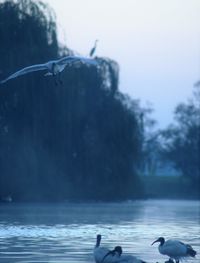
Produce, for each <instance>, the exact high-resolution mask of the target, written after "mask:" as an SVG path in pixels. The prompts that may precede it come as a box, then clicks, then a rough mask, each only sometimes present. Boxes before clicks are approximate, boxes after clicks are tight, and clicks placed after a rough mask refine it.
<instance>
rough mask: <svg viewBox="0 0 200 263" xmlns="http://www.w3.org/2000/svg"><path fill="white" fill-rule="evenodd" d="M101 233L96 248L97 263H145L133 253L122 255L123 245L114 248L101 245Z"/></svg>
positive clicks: (95, 257)
mask: <svg viewBox="0 0 200 263" xmlns="http://www.w3.org/2000/svg"><path fill="white" fill-rule="evenodd" d="M100 242H101V235H97V242H96V246H95V248H94V259H95V262H96V263H145V261H143V260H141V259H138V258H137V257H134V256H132V255H122V247H121V246H116V247H115V248H114V249H113V250H109V249H107V248H105V247H100Z"/></svg>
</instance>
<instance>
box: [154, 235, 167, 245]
mask: <svg viewBox="0 0 200 263" xmlns="http://www.w3.org/2000/svg"><path fill="white" fill-rule="evenodd" d="M156 242H160V245H161V246H162V245H163V244H164V243H165V239H164V237H159V238H158V239H157V240H155V241H154V242H153V243H152V244H151V245H153V244H154V243H156Z"/></svg>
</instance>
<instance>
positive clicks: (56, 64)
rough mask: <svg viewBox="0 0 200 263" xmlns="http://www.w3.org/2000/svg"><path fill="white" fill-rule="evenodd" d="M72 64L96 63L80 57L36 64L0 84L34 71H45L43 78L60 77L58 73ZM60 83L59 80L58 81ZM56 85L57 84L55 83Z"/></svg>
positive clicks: (69, 57)
mask: <svg viewBox="0 0 200 263" xmlns="http://www.w3.org/2000/svg"><path fill="white" fill-rule="evenodd" d="M73 63H77V64H89V65H97V62H96V61H95V60H94V59H90V58H85V57H81V56H67V57H64V58H61V59H58V60H51V61H48V62H46V63H44V64H36V65H32V66H29V67H25V68H23V69H21V70H19V71H17V72H15V73H13V74H12V75H10V76H9V77H8V78H6V79H4V80H2V81H1V82H0V83H1V84H3V83H5V82H7V81H8V80H10V79H14V78H17V77H19V76H22V75H25V74H28V73H31V72H34V71H40V70H47V73H46V74H45V76H50V75H52V76H56V75H60V73H61V72H62V71H63V70H64V69H65V67H66V66H70V65H72V64H73ZM59 81H60V82H61V80H60V79H59ZM56 83H57V82H56Z"/></svg>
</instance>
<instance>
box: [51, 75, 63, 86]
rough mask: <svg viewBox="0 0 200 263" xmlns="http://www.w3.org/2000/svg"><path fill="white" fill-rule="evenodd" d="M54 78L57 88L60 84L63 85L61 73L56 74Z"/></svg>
mask: <svg viewBox="0 0 200 263" xmlns="http://www.w3.org/2000/svg"><path fill="white" fill-rule="evenodd" d="M53 77H54V79H55V86H58V85H59V84H60V85H63V81H62V79H61V73H58V74H54V75H53Z"/></svg>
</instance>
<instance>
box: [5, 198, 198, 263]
mask: <svg viewBox="0 0 200 263" xmlns="http://www.w3.org/2000/svg"><path fill="white" fill-rule="evenodd" d="M199 213H200V203H199V202H198V201H151V200H149V201H136V202H125V203H110V204H105V203H98V204H96V203H94V204H72V203H65V204H43V205H38V204H0V263H13V262H16V263H19V262H21V263H28V262H29V263H30V262H32V263H33V262H37V263H39V262H40V263H43V262H55V263H59V262H69V263H75V262H76V263H79V262H89V263H91V262H94V261H93V255H92V250H93V247H94V244H95V241H96V234H98V233H101V234H102V236H103V237H102V244H103V245H105V246H108V247H110V248H113V247H114V246H115V245H121V246H122V247H123V250H124V252H125V253H130V254H133V255H135V256H138V257H140V258H142V259H143V260H146V261H147V262H154V263H155V262H157V261H159V262H161V263H162V262H164V261H165V260H166V259H167V258H165V256H162V255H160V254H159V253H158V250H157V245H156V244H155V245H154V246H151V243H152V242H153V241H154V240H155V239H157V238H158V237H159V236H164V237H166V238H178V239H180V240H182V241H184V242H188V243H190V244H191V245H192V246H193V247H194V249H195V250H197V253H198V255H197V257H196V259H191V260H187V262H194V263H197V262H200V255H199V253H200V221H199V220H200V214H199Z"/></svg>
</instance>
